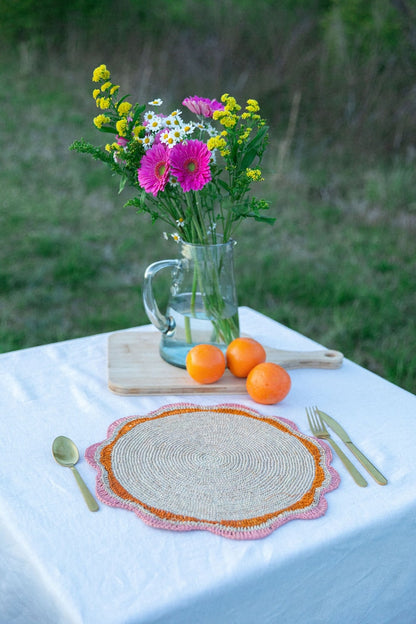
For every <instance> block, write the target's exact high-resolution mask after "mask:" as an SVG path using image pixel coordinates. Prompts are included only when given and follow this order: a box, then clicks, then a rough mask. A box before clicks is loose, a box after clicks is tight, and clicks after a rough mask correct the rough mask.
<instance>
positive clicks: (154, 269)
mask: <svg viewBox="0 0 416 624" xmlns="http://www.w3.org/2000/svg"><path fill="white" fill-rule="evenodd" d="M179 263H180V261H179V260H159V261H158V262H153V264H150V265H149V266H148V267H147V269H146V271H145V273H144V284H143V303H144V308H145V310H146V314H147V316H148V317H149V321H151V323H152V324H153V325H154V326H155V327H156V329H158V330H159V331H160V332H161V333H162V334H167V335H169V334H172V333H173V331H174V330H175V320H174V319H173V318H172V317H171V316H165V315H164V314H162V313H161V311H160V310H159V306H158V305H157V303H156V299H155V297H154V294H153V278H154V276H155V275H156V273H158V272H159V271H161V270H162V269H167V268H169V267H170V268H173V267H177V266H178V265H179Z"/></svg>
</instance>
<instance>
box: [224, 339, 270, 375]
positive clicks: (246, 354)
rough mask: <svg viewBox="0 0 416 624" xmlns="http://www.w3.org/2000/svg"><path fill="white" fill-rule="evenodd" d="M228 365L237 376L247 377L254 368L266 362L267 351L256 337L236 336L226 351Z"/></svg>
mask: <svg viewBox="0 0 416 624" xmlns="http://www.w3.org/2000/svg"><path fill="white" fill-rule="evenodd" d="M225 357H226V359H227V366H228V368H229V370H230V372H231V373H232V374H233V375H235V376H236V377H247V375H248V374H249V372H250V371H251V369H252V368H254V367H255V366H257V364H260V363H261V362H264V361H265V359H266V351H265V350H264V347H263V346H262V345H261V344H260V343H259V342H257V340H254V338H236V339H235V340H233V341H232V342H230V344H229V345H228V347H227V351H226V353H225Z"/></svg>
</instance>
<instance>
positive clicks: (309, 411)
mask: <svg viewBox="0 0 416 624" xmlns="http://www.w3.org/2000/svg"><path fill="white" fill-rule="evenodd" d="M305 410H306V416H307V417H308V423H309V429H310V430H311V431H312V433H313V434H314V435H315V426H314V422H313V420H312V419H313V412H312V410H311V409H310V408H309V407H305Z"/></svg>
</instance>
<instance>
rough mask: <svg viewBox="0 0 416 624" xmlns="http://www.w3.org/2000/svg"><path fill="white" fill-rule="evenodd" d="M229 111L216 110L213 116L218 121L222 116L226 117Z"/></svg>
mask: <svg viewBox="0 0 416 624" xmlns="http://www.w3.org/2000/svg"><path fill="white" fill-rule="evenodd" d="M226 114H227V113H226V112H225V111H224V110H215V111H214V112H213V113H212V118H213V119H215V121H218V119H221V118H222V117H224V116H225V115H226Z"/></svg>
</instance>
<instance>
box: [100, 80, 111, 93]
mask: <svg viewBox="0 0 416 624" xmlns="http://www.w3.org/2000/svg"><path fill="white" fill-rule="evenodd" d="M110 87H111V82H105V83H104V84H103V85H101V91H107V89H109V88H110Z"/></svg>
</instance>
